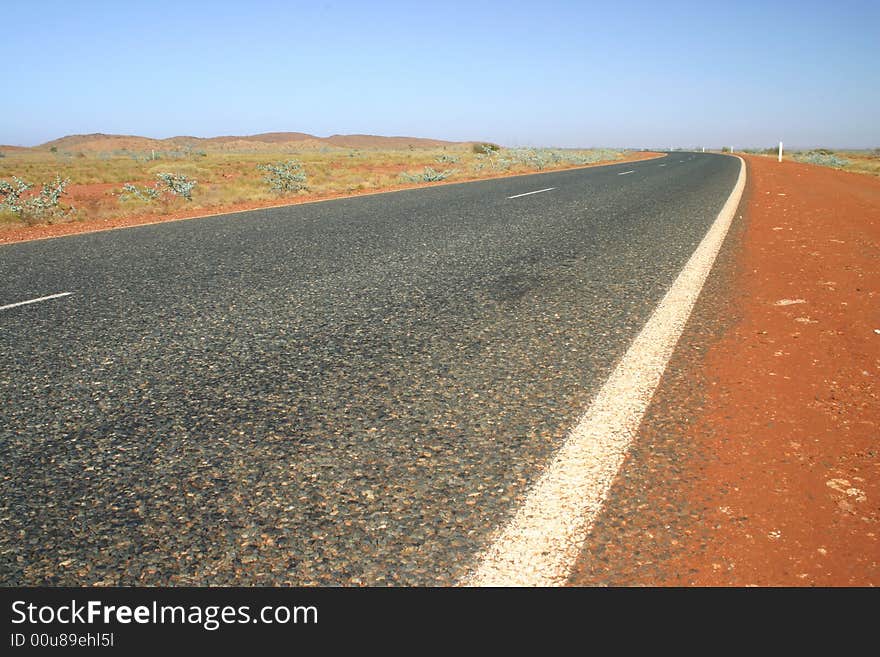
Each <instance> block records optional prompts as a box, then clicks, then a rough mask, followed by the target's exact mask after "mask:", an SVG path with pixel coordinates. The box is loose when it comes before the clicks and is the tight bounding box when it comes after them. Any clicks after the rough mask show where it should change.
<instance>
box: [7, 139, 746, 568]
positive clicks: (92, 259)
mask: <svg viewBox="0 0 880 657" xmlns="http://www.w3.org/2000/svg"><path fill="white" fill-rule="evenodd" d="M738 172H739V162H738V161H737V160H736V159H734V158H729V157H723V156H719V155H713V154H690V153H672V154H670V155H669V156H668V157H665V158H662V159H656V160H648V161H643V162H629V163H623V164H619V165H613V166H607V167H597V168H588V169H580V170H569V171H563V172H554V173H547V174H538V175H531V176H519V177H513V178H505V179H496V180H489V181H481V182H474V183H464V184H456V185H444V186H438V187H431V188H425V189H417V190H408V191H403V192H397V193H391V194H380V195H375V196H366V197H359V198H351V199H343V200H336V201H330V202H323V203H314V204H306V205H297V206H291V207H287V208H276V209H268V210H259V211H253V212H247V213H240V214H232V215H225V216H217V217H208V218H203V219H196V220H189V221H181V222H172V223H163V224H156V225H152V226H143V227H137V228H131V229H125V230H116V231H107V232H100V233H90V234H84V235H76V236H71V237H65V238H59V239H51V240H44V241H35V242H26V243H20V244H11V245H6V246H2V247H0V307H2V309H0V363H2V366H0V399H2V400H3V401H2V405H0V451H2V456H0V461H2V464H3V477H2V482H0V504H2V509H0V517H2V518H3V532H2V536H0V581H2V582H3V583H4V584H95V583H105V584H199V585H208V584H214V585H222V584H242V585H256V584H264V585H280V584H295V585H309V584H317V585H334V584H337V585H357V584H376V585H383V584H392V585H432V584H438V585H447V584H453V583H455V582H457V581H458V580H459V579H460V578H461V577H462V576H463V575H464V574H465V573H466V572H467V571H468V569H469V568H471V567H472V566H473V562H474V559H475V557H476V555H478V554H479V552H480V551H481V550H482V549H483V548H484V547H485V545H486V542H487V541H488V540H489V539H490V537H491V534H492V532H493V531H494V530H496V529H497V528H498V527H499V526H500V525H502V524H504V522H505V521H506V520H507V519H508V518H509V517H510V515H511V514H512V513H513V511H514V510H515V509H516V505H517V503H518V502H519V501H520V500H521V499H522V498H523V496H524V495H525V493H526V492H527V490H528V486H529V484H530V483H532V482H533V481H534V480H535V479H536V477H537V476H538V475H539V474H540V472H541V469H542V468H543V467H544V466H545V464H546V463H547V461H548V459H549V458H550V457H551V455H552V454H553V452H554V450H555V449H556V448H558V447H559V446H560V445H561V443H562V441H563V440H564V438H565V436H566V433H567V431H568V430H569V429H570V428H571V427H572V425H573V424H574V423H575V422H576V421H577V419H578V418H579V416H580V415H581V414H582V413H583V411H584V409H585V408H586V406H587V405H588V404H589V402H590V399H591V398H592V396H593V395H594V394H595V392H596V391H597V389H598V388H599V387H600V386H601V385H602V383H603V382H604V381H605V379H606V378H607V376H608V374H609V372H610V371H611V369H612V368H613V366H614V364H615V362H616V360H617V359H618V358H620V356H621V355H622V354H623V353H624V352H625V351H626V349H627V346H628V345H629V343H630V342H631V341H632V339H633V337H634V336H635V335H636V333H638V331H639V329H640V328H641V326H642V325H643V324H644V322H645V320H646V319H647V317H648V316H649V315H650V313H651V311H652V310H653V308H654V307H655V306H656V305H657V303H658V301H659V299H660V298H661V297H662V296H663V294H664V292H665V290H666V289H667V288H668V286H669V285H670V284H671V282H672V281H673V280H674V279H675V277H676V275H677V273H678V272H679V270H680V269H681V267H682V266H683V264H684V263H685V261H686V260H687V259H688V257H689V256H690V255H691V253H692V252H693V250H694V248H695V247H696V245H697V244H698V243H699V242H700V240H701V239H702V237H703V235H704V234H705V232H706V230H707V229H708V227H709V226H710V224H711V223H712V222H713V220H714V219H715V217H716V215H717V214H718V212H719V209H720V208H721V207H722V205H723V204H724V202H725V201H726V199H727V197H728V195H729V194H730V191H731V188H732V187H733V185H734V183H735V181H736V178H737V174H738ZM62 294H66V296H54V295H62ZM45 297H52V298H45ZM38 299H39V301H35V302H33V303H27V304H23V303H22V302H25V301H32V300H38Z"/></svg>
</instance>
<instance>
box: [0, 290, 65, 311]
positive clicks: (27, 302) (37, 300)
mask: <svg viewBox="0 0 880 657" xmlns="http://www.w3.org/2000/svg"><path fill="white" fill-rule="evenodd" d="M71 294H73V292H60V293H58V294H50V295H49V296H48V297H40V298H39V299H28V300H27V301H19V302H18V303H10V304H7V305H5V306H0V310H9V309H10V308H17V307H18V306H27V305H28V304H31V303H40V301H48V300H49V299H60V298H61V297H69V296H70V295H71Z"/></svg>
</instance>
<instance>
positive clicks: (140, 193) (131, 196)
mask: <svg viewBox="0 0 880 657" xmlns="http://www.w3.org/2000/svg"><path fill="white" fill-rule="evenodd" d="M161 195H162V194H161V192H160V191H159V190H158V189H156V188H155V187H136V186H135V185H132V184H131V183H125V184H124V185H123V186H122V192H121V193H120V194H119V198H120V200H122V201H143V202H144V203H150V202H152V201H155V200H157V199H158V198H159V197H160V196H161Z"/></svg>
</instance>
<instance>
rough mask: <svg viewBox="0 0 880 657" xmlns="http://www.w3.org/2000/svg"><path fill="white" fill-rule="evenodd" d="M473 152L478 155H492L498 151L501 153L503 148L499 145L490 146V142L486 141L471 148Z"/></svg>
mask: <svg viewBox="0 0 880 657" xmlns="http://www.w3.org/2000/svg"><path fill="white" fill-rule="evenodd" d="M471 150H473V152H474V153H476V154H477V155H490V154H492V153H494V152H496V151H500V150H501V146H499V145H498V144H490V143H489V142H487V141H484V142H479V143H477V144H474V145H473V146H472V147H471Z"/></svg>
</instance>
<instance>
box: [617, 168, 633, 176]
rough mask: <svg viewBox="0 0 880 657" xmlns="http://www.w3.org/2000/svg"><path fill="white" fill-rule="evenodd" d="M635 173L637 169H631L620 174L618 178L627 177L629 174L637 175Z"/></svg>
mask: <svg viewBox="0 0 880 657" xmlns="http://www.w3.org/2000/svg"><path fill="white" fill-rule="evenodd" d="M635 172H636V170H635V169H630V170H629V171H624V172H623V173H618V174H617V175H618V176H625V175H626V174H628V173H635Z"/></svg>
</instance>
